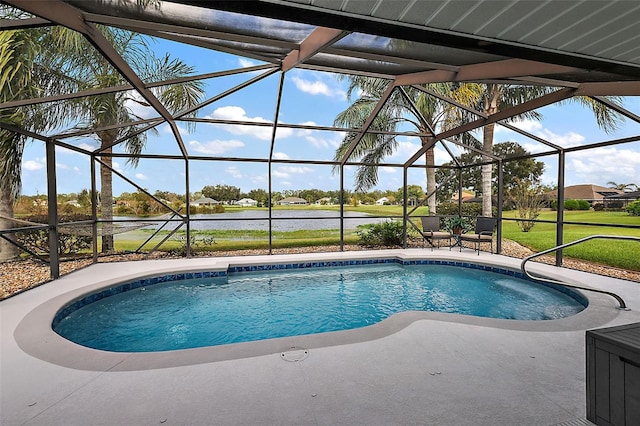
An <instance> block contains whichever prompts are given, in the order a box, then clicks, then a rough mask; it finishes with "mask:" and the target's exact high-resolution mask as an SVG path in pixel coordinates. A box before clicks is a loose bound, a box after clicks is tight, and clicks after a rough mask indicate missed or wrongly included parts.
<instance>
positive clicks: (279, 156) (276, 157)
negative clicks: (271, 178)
mask: <svg viewBox="0 0 640 426" xmlns="http://www.w3.org/2000/svg"><path fill="white" fill-rule="evenodd" d="M289 158H290V157H289V156H288V155H287V154H285V153H284V152H274V153H273V159H274V160H288V159H289Z"/></svg>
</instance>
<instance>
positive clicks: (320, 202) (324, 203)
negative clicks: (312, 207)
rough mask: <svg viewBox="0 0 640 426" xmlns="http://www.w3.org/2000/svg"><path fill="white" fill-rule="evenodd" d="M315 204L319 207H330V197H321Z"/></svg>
mask: <svg viewBox="0 0 640 426" xmlns="http://www.w3.org/2000/svg"><path fill="white" fill-rule="evenodd" d="M316 204H317V205H319V206H327V205H331V204H332V203H331V197H323V198H320V199H319V200H318V201H316Z"/></svg>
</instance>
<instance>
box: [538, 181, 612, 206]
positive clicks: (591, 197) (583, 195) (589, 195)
mask: <svg viewBox="0 0 640 426" xmlns="http://www.w3.org/2000/svg"><path fill="white" fill-rule="evenodd" d="M623 193H624V192H623V191H620V190H619V189H612V188H606V187H604V186H598V185H591V184H585V185H573V186H566V187H565V188H564V199H565V200H586V201H588V202H589V203H590V204H592V205H593V204H595V203H603V202H604V198H605V197H609V196H615V195H618V194H623ZM546 196H547V198H548V199H557V198H558V190H553V191H549V192H547V194H546Z"/></svg>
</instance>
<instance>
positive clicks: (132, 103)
mask: <svg viewBox="0 0 640 426" xmlns="http://www.w3.org/2000/svg"><path fill="white" fill-rule="evenodd" d="M127 96H128V97H129V98H130V99H127V100H125V101H124V105H125V107H127V108H128V109H129V111H131V113H133V114H135V115H137V116H138V117H140V118H143V119H144V118H153V117H157V116H158V113H157V112H156V110H155V109H153V108H152V107H151V106H145V105H142V104H140V103H139V102H144V103H145V104H146V103H147V101H145V100H144V98H143V97H142V96H140V94H139V93H138V92H136V91H135V90H129V91H128V92H127ZM136 101H138V102H136Z"/></svg>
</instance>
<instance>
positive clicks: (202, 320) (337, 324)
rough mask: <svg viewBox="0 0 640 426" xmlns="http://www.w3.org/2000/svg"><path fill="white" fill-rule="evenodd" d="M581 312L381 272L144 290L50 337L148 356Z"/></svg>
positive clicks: (454, 279)
mask: <svg viewBox="0 0 640 426" xmlns="http://www.w3.org/2000/svg"><path fill="white" fill-rule="evenodd" d="M582 309H584V305H583V304H581V303H579V302H578V301H577V300H576V298H573V297H572V296H570V295H568V294H565V293H564V292H560V291H557V290H555V289H553V288H550V287H547V286H543V285H539V284H536V283H533V282H530V281H525V280H523V279H519V278H515V277H513V276H509V275H504V274H500V273H495V272H489V271H481V270H478V269H470V268H460V267H454V266H446V265H412V266H404V265H400V264H385V265H366V266H348V267H338V268H307V269H300V270H294V271H288V270H287V271H267V272H259V273H254V272H251V273H239V274H230V275H229V276H225V277H214V278H200V279H185V280H175V281H169V282H164V283H158V284H154V285H147V286H142V287H139V288H135V289H132V290H129V291H124V292H120V293H119V294H115V295H112V296H109V297H103V298H102V299H100V300H97V301H95V302H92V303H86V304H83V306H80V307H78V308H77V309H75V308H74V310H72V309H67V311H71V312H69V313H68V314H67V312H65V313H64V315H63V316H61V315H60V314H59V315H58V317H57V318H56V321H54V330H55V331H56V332H57V333H58V334H60V335H62V336H63V337H65V338H67V339H69V340H71V341H73V342H76V343H78V344H81V345H84V346H88V347H91V348H96V349H102V350H107V351H116V352H146V351H166V350H175V349H186V348H195V347H203V346H214V345H222V344H227V343H238V342H247V341H254V340H263V339H270V338H275V337H285V336H295V335H303V334H313V333H322V332H328V331H336V330H348V329H354V328H359V327H364V326H367V325H371V324H375V323H377V322H380V321H382V320H384V319H385V318H388V317H389V316H391V315H393V314H395V313H398V312H403V311H411V310H417V311H437V312H450V313H458V314H467V315H474V316H480V317H492V318H507V319H518V320H547V319H557V318H562V317H566V316H570V315H573V314H575V313H577V312H579V311H581V310H582Z"/></svg>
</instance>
